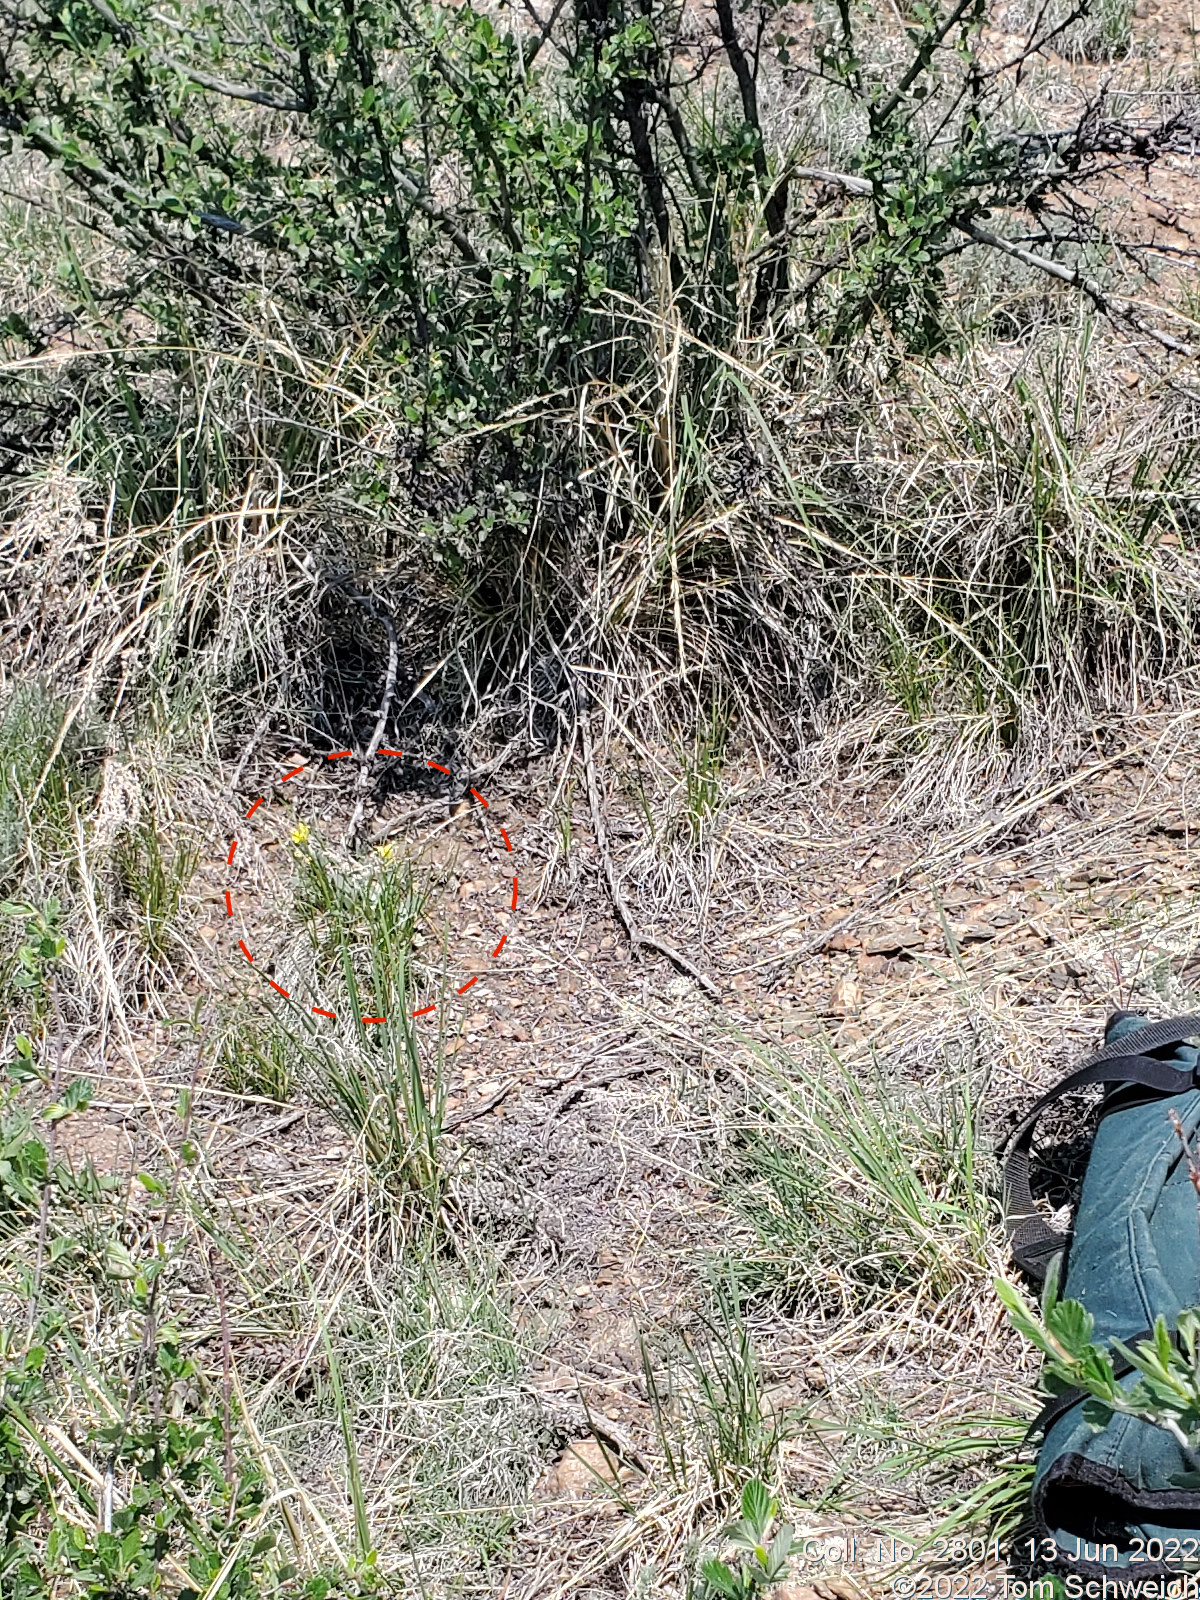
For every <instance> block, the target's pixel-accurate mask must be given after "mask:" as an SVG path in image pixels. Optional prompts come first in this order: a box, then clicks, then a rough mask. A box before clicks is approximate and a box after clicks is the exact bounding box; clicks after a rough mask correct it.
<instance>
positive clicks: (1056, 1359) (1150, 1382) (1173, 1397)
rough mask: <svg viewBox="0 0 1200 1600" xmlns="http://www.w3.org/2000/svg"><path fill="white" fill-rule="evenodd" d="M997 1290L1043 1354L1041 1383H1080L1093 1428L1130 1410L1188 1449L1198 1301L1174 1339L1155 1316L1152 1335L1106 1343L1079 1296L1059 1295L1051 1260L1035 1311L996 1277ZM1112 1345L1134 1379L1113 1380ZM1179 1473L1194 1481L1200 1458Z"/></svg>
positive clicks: (1193, 1434) (1196, 1424)
mask: <svg viewBox="0 0 1200 1600" xmlns="http://www.w3.org/2000/svg"><path fill="white" fill-rule="evenodd" d="M996 1293H997V1295H999V1297H1000V1300H1001V1302H1002V1303H1003V1305H1004V1306H1005V1307H1006V1308H1007V1310H1008V1314H1009V1317H1010V1319H1011V1320H1012V1323H1013V1326H1014V1327H1015V1328H1016V1329H1017V1330H1018V1331H1019V1332H1020V1333H1022V1334H1024V1336H1025V1337H1026V1338H1027V1339H1028V1340H1029V1341H1030V1343H1031V1344H1032V1345H1034V1346H1035V1348H1036V1349H1038V1350H1040V1351H1041V1353H1042V1354H1043V1356H1045V1358H1046V1364H1045V1367H1044V1369H1043V1373H1042V1381H1043V1383H1044V1384H1045V1386H1046V1388H1047V1389H1048V1390H1049V1392H1050V1393H1051V1394H1062V1393H1064V1392H1065V1391H1066V1390H1068V1389H1079V1390H1081V1391H1082V1392H1083V1394H1084V1395H1086V1396H1087V1397H1088V1398H1087V1401H1086V1403H1085V1405H1084V1408H1083V1415H1084V1417H1085V1419H1086V1420H1087V1421H1088V1422H1089V1423H1090V1424H1091V1425H1092V1426H1093V1427H1094V1428H1096V1429H1100V1428H1103V1427H1105V1426H1106V1425H1107V1424H1108V1422H1109V1421H1110V1420H1111V1419H1112V1417H1113V1416H1114V1415H1120V1416H1126V1417H1136V1418H1138V1419H1139V1420H1140V1421H1142V1422H1149V1423H1152V1424H1153V1425H1154V1426H1155V1427H1157V1428H1163V1429H1165V1430H1166V1431H1167V1432H1168V1433H1169V1434H1170V1435H1171V1437H1172V1438H1173V1439H1175V1440H1176V1441H1177V1443H1179V1444H1180V1445H1181V1446H1182V1447H1183V1448H1184V1450H1185V1451H1187V1452H1189V1454H1190V1453H1191V1452H1194V1451H1195V1450H1196V1449H1197V1447H1198V1446H1200V1309H1196V1310H1187V1311H1182V1312H1180V1314H1179V1317H1178V1319H1177V1323H1176V1331H1177V1337H1178V1344H1176V1343H1175V1342H1173V1341H1172V1338H1171V1334H1170V1330H1169V1329H1168V1327H1167V1324H1166V1321H1165V1319H1164V1318H1163V1317H1158V1318H1157V1319H1156V1320H1155V1324H1154V1329H1153V1332H1152V1334H1151V1337H1150V1338H1149V1339H1143V1340H1141V1341H1139V1343H1138V1344H1137V1346H1136V1348H1134V1349H1130V1348H1129V1347H1128V1346H1126V1345H1125V1344H1123V1343H1122V1342H1121V1341H1120V1340H1119V1339H1112V1340H1110V1341H1109V1345H1110V1348H1109V1349H1107V1350H1106V1349H1105V1348H1104V1347H1103V1346H1101V1345H1099V1344H1097V1343H1096V1342H1095V1340H1094V1339H1093V1337H1092V1335H1093V1333H1094V1331H1095V1325H1096V1323H1095V1318H1094V1317H1093V1316H1092V1314H1091V1312H1090V1311H1088V1310H1087V1308H1086V1307H1085V1306H1083V1305H1082V1304H1081V1303H1080V1302H1079V1301H1078V1300H1060V1299H1059V1297H1058V1263H1057V1261H1055V1262H1054V1263H1053V1264H1052V1265H1051V1268H1050V1270H1049V1272H1047V1274H1046V1282H1045V1287H1044V1289H1043V1291H1042V1302H1041V1314H1040V1315H1039V1314H1038V1312H1037V1311H1036V1310H1035V1309H1034V1308H1033V1307H1032V1306H1030V1305H1029V1304H1028V1302H1027V1301H1026V1300H1025V1299H1024V1297H1023V1296H1022V1295H1021V1294H1020V1293H1019V1292H1018V1291H1017V1290H1016V1289H1014V1288H1013V1286H1012V1285H1011V1284H1009V1283H1006V1282H1005V1281H1004V1280H1003V1279H997V1280H996ZM1113 1351H1115V1352H1116V1354H1117V1355H1118V1356H1120V1357H1121V1358H1122V1359H1123V1360H1124V1361H1127V1362H1128V1363H1129V1365H1130V1367H1131V1368H1132V1370H1133V1371H1134V1372H1135V1373H1136V1374H1137V1381H1136V1382H1135V1383H1133V1384H1131V1385H1128V1386H1123V1385H1122V1384H1121V1382H1119V1381H1118V1378H1117V1375H1116V1372H1115V1370H1114V1367H1113V1359H1112V1352H1113ZM1186 1477H1187V1483H1186V1485H1184V1486H1185V1487H1188V1488H1196V1487H1200V1463H1197V1465H1196V1469H1195V1470H1193V1471H1191V1472H1189V1473H1188V1474H1186Z"/></svg>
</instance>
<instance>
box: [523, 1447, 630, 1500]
mask: <svg viewBox="0 0 1200 1600" xmlns="http://www.w3.org/2000/svg"><path fill="white" fill-rule="evenodd" d="M635 1476H636V1474H635V1473H634V1471H633V1468H632V1467H626V1466H623V1465H622V1464H621V1462H620V1461H619V1460H618V1459H617V1454H616V1451H615V1450H612V1449H611V1448H606V1447H605V1446H603V1445H602V1444H601V1443H600V1441H599V1440H598V1439H575V1440H573V1441H572V1442H571V1443H570V1444H569V1445H568V1446H567V1448H566V1449H565V1450H564V1451H563V1453H562V1455H561V1456H559V1458H558V1460H557V1461H556V1462H555V1463H554V1465H553V1466H552V1467H550V1469H549V1470H548V1471H547V1472H545V1473H544V1474H543V1475H542V1478H541V1480H540V1481H539V1483H538V1485H537V1488H536V1489H535V1490H534V1497H535V1498H536V1499H538V1500H594V1499H596V1498H598V1497H599V1496H602V1495H603V1494H604V1492H605V1489H606V1488H611V1487H612V1486H613V1485H614V1484H618V1483H628V1482H629V1480H630V1479H631V1478H633V1477H635Z"/></svg>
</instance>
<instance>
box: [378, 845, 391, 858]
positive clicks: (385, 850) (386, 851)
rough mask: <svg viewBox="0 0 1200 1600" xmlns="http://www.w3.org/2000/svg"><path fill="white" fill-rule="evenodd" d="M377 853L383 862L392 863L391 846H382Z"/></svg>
mask: <svg viewBox="0 0 1200 1600" xmlns="http://www.w3.org/2000/svg"><path fill="white" fill-rule="evenodd" d="M375 853H376V855H377V856H378V857H379V859H380V860H381V861H390V860H391V859H392V846H391V845H390V844H381V845H380V846H379V848H378V850H377V851H376V852H375Z"/></svg>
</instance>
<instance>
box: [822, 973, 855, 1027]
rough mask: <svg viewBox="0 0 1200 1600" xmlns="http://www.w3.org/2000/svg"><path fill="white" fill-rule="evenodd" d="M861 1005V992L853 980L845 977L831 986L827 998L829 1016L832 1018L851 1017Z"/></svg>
mask: <svg viewBox="0 0 1200 1600" xmlns="http://www.w3.org/2000/svg"><path fill="white" fill-rule="evenodd" d="M861 1004H862V990H861V989H860V988H859V986H858V984H857V983H855V981H854V979H853V978H851V977H849V976H847V977H845V978H842V979H840V980H839V981H838V982H837V983H835V984H834V986H833V993H832V994H831V995H830V997H829V1014H830V1016H832V1017H851V1016H853V1015H854V1014H855V1012H856V1011H857V1010H858V1008H859V1006H860V1005H861Z"/></svg>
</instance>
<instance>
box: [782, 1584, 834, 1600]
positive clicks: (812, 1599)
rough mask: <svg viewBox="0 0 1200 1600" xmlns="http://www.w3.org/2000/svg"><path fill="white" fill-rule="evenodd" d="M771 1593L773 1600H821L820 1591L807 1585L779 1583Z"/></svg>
mask: <svg viewBox="0 0 1200 1600" xmlns="http://www.w3.org/2000/svg"><path fill="white" fill-rule="evenodd" d="M772 1593H773V1595H774V1600H822V1597H821V1594H820V1591H819V1590H817V1589H814V1588H813V1587H812V1585H811V1584H808V1583H781V1584H780V1586H779V1588H778V1589H775V1590H773V1591H772Z"/></svg>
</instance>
